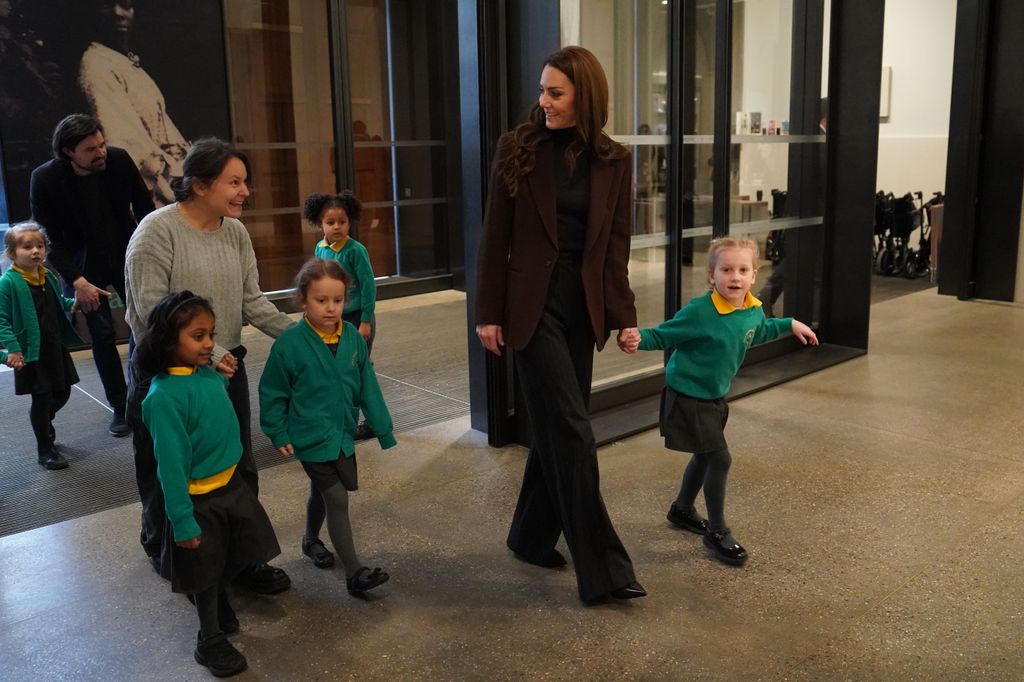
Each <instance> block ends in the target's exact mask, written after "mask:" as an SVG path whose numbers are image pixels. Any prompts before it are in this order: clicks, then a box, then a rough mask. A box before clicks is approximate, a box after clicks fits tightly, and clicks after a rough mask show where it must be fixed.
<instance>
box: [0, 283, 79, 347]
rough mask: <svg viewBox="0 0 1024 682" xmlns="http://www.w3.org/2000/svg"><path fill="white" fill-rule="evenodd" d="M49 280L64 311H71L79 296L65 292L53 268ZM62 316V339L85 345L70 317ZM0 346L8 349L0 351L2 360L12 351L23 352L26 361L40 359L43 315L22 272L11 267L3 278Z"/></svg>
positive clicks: (1, 285)
mask: <svg viewBox="0 0 1024 682" xmlns="http://www.w3.org/2000/svg"><path fill="white" fill-rule="evenodd" d="M46 283H47V284H49V285H50V287H51V288H52V289H53V292H54V293H55V294H57V302H58V303H59V304H60V305H61V306H62V307H63V308H64V310H65V311H67V310H71V306H72V305H74V303H75V299H73V298H66V297H65V296H64V295H63V294H61V292H60V285H59V284H57V277H56V276H55V275H54V274H53V273H52V272H50V271H49V270H47V271H46ZM58 317H60V318H61V322H60V327H61V341H62V342H63V343H64V345H65V346H74V345H78V344H81V343H82V339H81V338H79V336H78V334H76V333H75V329H74V327H72V326H71V323H70V322H69V321H68V318H67V316H65V315H59V316H58ZM0 345H3V347H4V350H0V362H6V361H7V356H8V355H9V354H10V353H21V354H22V355H24V357H25V362H36V361H37V360H38V359H39V317H38V316H37V315H36V306H35V303H33V302H32V290H31V289H29V286H28V282H26V281H25V278H24V277H22V276H21V273H19V272H18V271H17V270H15V269H14V268H13V267H12V268H8V269H7V271H6V272H4V274H3V277H0Z"/></svg>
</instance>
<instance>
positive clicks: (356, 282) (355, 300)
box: [302, 189, 377, 568]
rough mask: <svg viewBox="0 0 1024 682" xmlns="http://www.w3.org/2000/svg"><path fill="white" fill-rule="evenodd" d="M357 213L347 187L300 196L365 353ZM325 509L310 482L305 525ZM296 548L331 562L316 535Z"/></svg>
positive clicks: (367, 328)
mask: <svg viewBox="0 0 1024 682" xmlns="http://www.w3.org/2000/svg"><path fill="white" fill-rule="evenodd" d="M362 215H363V205H362V203H360V201H359V199H358V198H357V197H356V195H355V194H354V193H353V192H352V190H348V189H346V190H343V191H342V192H340V193H338V194H324V193H322V192H315V193H313V194H310V195H309V196H308V197H306V201H305V202H304V203H303V205H302V216H303V217H304V218H305V219H306V222H308V223H309V224H310V225H311V226H312V227H314V228H316V229H317V230H319V231H320V232H321V233H322V234H323V235H324V238H323V239H321V240H320V241H319V242H317V244H316V246H315V247H313V257H314V258H323V259H324V260H333V261H337V262H338V265H340V266H341V269H342V270H344V271H345V274H346V275H348V278H349V281H348V285H347V286H346V287H345V307H344V310H343V311H342V314H341V318H342V319H343V320H345V321H346V322H348V323H349V324H351V325H352V326H353V327H355V328H356V329H357V330H359V335H360V336H362V337H363V340H364V341H366V350H367V353H373V340H374V338H375V337H376V336H377V317H376V315H374V308H376V306H377V282H376V280H374V277H373V266H372V265H371V264H370V253H369V252H368V251H367V250H366V247H365V246H363V245H362V244H361V243H359V242H357V241H356V240H355V239H353V238H352V235H351V232H352V226H353V225H358V224H359V219H360V218H361V217H362ZM373 436H374V433H373V429H371V428H370V425H369V424H368V423H367V422H366V421H365V420H364V421H361V422H359V423H358V424H357V426H356V430H355V433H354V434H353V439H354V440H355V441H357V442H358V441H362V440H368V439H370V438H373ZM325 513H326V512H325V510H324V506H323V501H322V499H321V497H320V495H319V493H318V492H317V490H316V486H315V485H313V484H310V489H309V507H308V508H307V510H306V514H307V517H308V519H309V527H316V528H320V527H321V526H322V525H323V522H324V514H325ZM302 552H303V554H305V555H306V556H308V557H309V558H310V559H312V560H313V564H314V565H316V567H317V568H331V567H332V566H334V555H333V554H331V553H330V552H329V551H328V550H327V548H326V547H324V544H323V543H322V542H320V538H317V537H312V538H310V537H307V538H305V539H304V540H303V543H302Z"/></svg>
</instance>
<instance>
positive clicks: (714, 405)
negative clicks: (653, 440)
mask: <svg viewBox="0 0 1024 682" xmlns="http://www.w3.org/2000/svg"><path fill="white" fill-rule="evenodd" d="M728 421H729V404H728V403H726V402H725V398H715V399H714V400H702V399H700V398H693V397H691V396H688V395H686V394H685V393H677V392H676V391H674V390H672V389H671V388H669V387H668V386H666V387H665V388H664V389H663V390H662V392H661V435H662V436H663V437H664V438H665V447H666V448H668V449H669V450H679V451H680V452H693V453H697V452H713V451H715V450H723V449H725V448H726V447H727V446H726V442H725V424H726V422H728Z"/></svg>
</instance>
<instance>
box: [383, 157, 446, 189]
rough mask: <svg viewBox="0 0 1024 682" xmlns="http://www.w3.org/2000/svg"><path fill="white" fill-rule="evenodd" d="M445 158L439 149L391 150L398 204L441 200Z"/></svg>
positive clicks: (444, 176) (444, 177)
mask: <svg viewBox="0 0 1024 682" xmlns="http://www.w3.org/2000/svg"><path fill="white" fill-rule="evenodd" d="M445 157H446V150H445V148H444V147H443V146H429V147H397V148H395V176H396V178H397V179H398V199H399V201H406V200H409V199H434V198H439V199H443V198H445V194H446V192H445V184H446V183H445V179H446V177H447V176H446V175H445V173H446V170H445Z"/></svg>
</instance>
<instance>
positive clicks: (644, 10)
mask: <svg viewBox="0 0 1024 682" xmlns="http://www.w3.org/2000/svg"><path fill="white" fill-rule="evenodd" d="M565 9H566V8H565V7H563V12H564V11H565ZM578 10H579V23H578V24H575V22H571V23H572V24H573V26H574V29H576V30H578V34H576V35H573V34H572V32H570V33H569V34H564V35H563V44H578V45H582V46H583V47H586V48H587V49H589V50H591V51H592V52H594V54H595V55H597V58H598V59H599V60H600V61H601V65H602V66H603V67H604V70H605V73H606V75H607V77H608V87H609V93H610V103H609V117H608V118H609V120H608V125H607V126H606V127H605V131H606V132H607V133H609V134H610V135H612V136H613V137H615V138H616V139H618V140H619V141H620V142H623V143H624V144H626V145H627V146H629V147H630V151H631V152H632V154H633V183H634V206H633V235H634V237H633V243H632V247H631V251H630V259H629V282H630V287H631V288H632V290H633V293H634V294H635V295H636V307H637V318H638V324H639V325H640V326H642V327H643V326H651V325H655V324H658V323H659V322H661V321H662V320H664V319H665V303H664V301H665V249H666V245H667V243H668V239H667V236H666V232H665V231H666V214H665V195H666V189H667V184H668V182H670V179H669V178H668V176H667V174H668V140H667V138H666V137H665V136H666V135H668V134H669V133H670V131H669V130H668V113H669V112H668V26H669V21H668V6H667V5H666V4H662V3H661V1H660V0H634V1H633V2H602V1H600V0H580V2H579V3H578ZM661 368H662V359H661V357H660V356H658V355H657V354H652V355H648V354H644V355H640V356H627V355H624V354H623V353H621V352H619V351H618V349H617V348H616V347H615V342H614V339H611V340H610V342H609V345H608V346H606V349H605V352H602V353H598V354H597V355H596V356H595V359H594V388H599V387H600V386H602V385H608V384H610V383H613V382H616V381H621V380H625V379H629V378H632V377H635V376H637V375H638V374H643V373H647V372H651V371H660V370H661Z"/></svg>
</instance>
